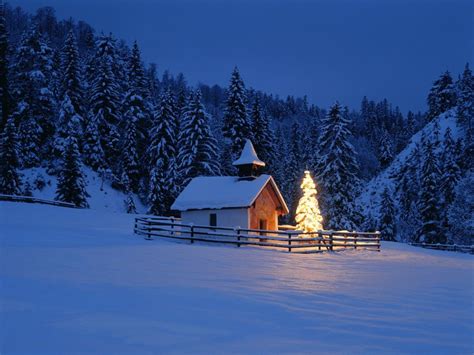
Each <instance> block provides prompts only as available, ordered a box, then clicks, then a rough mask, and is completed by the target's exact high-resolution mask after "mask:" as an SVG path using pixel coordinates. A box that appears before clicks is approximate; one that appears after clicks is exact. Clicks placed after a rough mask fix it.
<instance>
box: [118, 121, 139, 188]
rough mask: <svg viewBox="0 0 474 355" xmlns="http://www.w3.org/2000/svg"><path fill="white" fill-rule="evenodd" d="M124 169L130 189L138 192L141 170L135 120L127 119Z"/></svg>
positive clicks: (123, 158) (123, 153)
mask: <svg viewBox="0 0 474 355" xmlns="http://www.w3.org/2000/svg"><path fill="white" fill-rule="evenodd" d="M121 160H122V171H123V175H125V176H126V178H127V185H128V188H129V190H130V191H133V192H138V187H139V182H140V170H139V163H138V161H139V160H138V154H137V130H136V124H135V120H133V119H130V120H128V121H127V129H126V135H125V141H124V144H123V147H122V159H121Z"/></svg>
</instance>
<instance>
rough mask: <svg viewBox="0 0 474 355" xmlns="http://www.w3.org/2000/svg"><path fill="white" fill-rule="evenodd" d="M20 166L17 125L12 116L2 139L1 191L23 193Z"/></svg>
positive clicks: (0, 154) (0, 160)
mask: <svg viewBox="0 0 474 355" xmlns="http://www.w3.org/2000/svg"><path fill="white" fill-rule="evenodd" d="M19 166H20V164H19V161H18V142H17V134H16V127H15V123H14V120H13V118H12V117H10V118H9V119H8V121H7V124H6V125H5V128H4V131H3V135H2V139H1V140H0V193H2V194H6V195H20V194H21V188H20V186H21V181H20V176H19V174H18V171H17V170H18V168H19Z"/></svg>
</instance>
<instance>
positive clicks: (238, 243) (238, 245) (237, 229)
mask: <svg viewBox="0 0 474 355" xmlns="http://www.w3.org/2000/svg"><path fill="white" fill-rule="evenodd" d="M235 231H236V232H237V248H240V227H237V228H236V229H235Z"/></svg>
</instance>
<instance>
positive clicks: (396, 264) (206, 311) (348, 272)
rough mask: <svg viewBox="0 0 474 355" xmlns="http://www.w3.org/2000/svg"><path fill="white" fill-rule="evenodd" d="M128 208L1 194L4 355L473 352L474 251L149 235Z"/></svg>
mask: <svg viewBox="0 0 474 355" xmlns="http://www.w3.org/2000/svg"><path fill="white" fill-rule="evenodd" d="M133 218H134V216H133V215H127V214H119V213H110V212H105V211H103V210H100V211H99V210H75V209H67V208H60V207H53V206H44V205H31V204H22V203H11V202H0V313H1V314H0V353H5V354H11V353H48V354H64V353H85V352H87V353H100V354H104V353H116V354H141V353H231V352H232V353H235V352H245V353H288V352H291V353H295V352H298V353H301V352H311V353H314V352H336V353H368V352H369V353H387V352H391V353H420V352H421V353H443V354H446V353H472V352H473V351H474V344H473V334H474V325H473V323H474V322H473V314H474V312H473V303H472V294H473V266H474V264H473V258H472V256H471V255H465V254H458V253H449V252H442V251H430V250H425V249H421V248H415V247H411V246H408V245H403V244H396V243H388V242H386V243H384V244H383V246H382V252H380V253H376V252H370V251H344V252H338V253H324V254H317V255H314V254H312V255H294V254H288V253H281V252H276V251H268V250H259V249H253V248H252V249H249V248H244V247H242V248H233V247H225V246H209V245H203V244H198V243H196V244H194V245H188V244H182V243H174V242H170V241H161V240H154V241H146V240H144V239H143V238H140V237H137V236H135V235H133V233H132V228H133Z"/></svg>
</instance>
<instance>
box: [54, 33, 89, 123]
mask: <svg viewBox="0 0 474 355" xmlns="http://www.w3.org/2000/svg"><path fill="white" fill-rule="evenodd" d="M79 59H80V58H79V50H78V48H77V41H76V37H75V35H74V31H73V30H70V31H69V33H68V35H67V37H66V40H65V42H64V46H63V49H62V52H61V62H62V63H61V64H62V70H61V71H62V82H61V93H60V95H61V98H64V96H66V95H67V96H68V97H69V99H70V101H71V104H72V106H73V107H74V110H75V112H76V113H77V115H78V116H80V117H82V116H83V115H84V91H83V87H82V78H81V70H80V62H79Z"/></svg>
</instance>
